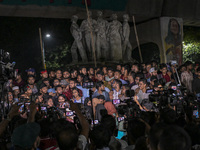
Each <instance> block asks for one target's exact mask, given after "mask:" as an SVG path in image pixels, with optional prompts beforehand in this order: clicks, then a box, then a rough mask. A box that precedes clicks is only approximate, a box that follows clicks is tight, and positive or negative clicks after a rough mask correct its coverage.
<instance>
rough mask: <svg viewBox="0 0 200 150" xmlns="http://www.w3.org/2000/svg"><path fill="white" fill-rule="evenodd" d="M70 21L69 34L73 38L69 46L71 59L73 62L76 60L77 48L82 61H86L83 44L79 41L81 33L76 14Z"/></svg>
mask: <svg viewBox="0 0 200 150" xmlns="http://www.w3.org/2000/svg"><path fill="white" fill-rule="evenodd" d="M71 21H72V24H71V27H70V32H71V34H72V36H73V38H74V42H73V44H72V47H71V54H72V61H73V63H76V62H78V54H77V48H78V50H79V53H80V55H81V58H82V61H83V62H87V61H88V59H87V55H86V51H85V49H84V47H83V44H82V42H81V39H82V33H81V31H80V29H79V26H78V24H77V21H78V17H77V16H76V15H74V16H72V19H71Z"/></svg>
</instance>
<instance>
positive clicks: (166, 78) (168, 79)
mask: <svg viewBox="0 0 200 150" xmlns="http://www.w3.org/2000/svg"><path fill="white" fill-rule="evenodd" d="M162 77H163V78H164V79H165V80H166V83H167V82H170V81H171V79H170V77H169V75H168V74H166V75H163V74H162Z"/></svg>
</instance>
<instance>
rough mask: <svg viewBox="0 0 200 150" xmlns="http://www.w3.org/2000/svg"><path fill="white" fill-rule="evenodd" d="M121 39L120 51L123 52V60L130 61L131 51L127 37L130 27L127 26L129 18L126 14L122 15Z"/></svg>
mask: <svg viewBox="0 0 200 150" xmlns="http://www.w3.org/2000/svg"><path fill="white" fill-rule="evenodd" d="M123 19H124V22H123V27H122V28H123V29H122V31H123V38H124V40H123V41H122V45H123V46H122V51H123V53H122V54H123V59H124V60H128V61H131V59H132V57H131V51H132V46H131V43H130V41H129V37H130V26H129V24H128V20H129V16H128V14H125V15H123Z"/></svg>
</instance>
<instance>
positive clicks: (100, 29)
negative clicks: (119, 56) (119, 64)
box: [96, 11, 109, 60]
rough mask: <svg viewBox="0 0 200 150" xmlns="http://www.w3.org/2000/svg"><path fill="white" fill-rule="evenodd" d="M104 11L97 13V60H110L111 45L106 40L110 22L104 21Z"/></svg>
mask: <svg viewBox="0 0 200 150" xmlns="http://www.w3.org/2000/svg"><path fill="white" fill-rule="evenodd" d="M102 16H103V13H102V11H97V17H98V18H97V26H96V28H97V38H96V52H97V60H99V59H100V58H101V57H102V58H105V60H108V58H109V45H108V41H107V39H106V30H107V27H108V21H106V20H104V19H103V17H102Z"/></svg>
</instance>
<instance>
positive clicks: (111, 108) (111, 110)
mask: <svg viewBox="0 0 200 150" xmlns="http://www.w3.org/2000/svg"><path fill="white" fill-rule="evenodd" d="M104 107H105V108H106V110H107V112H108V114H109V115H112V116H113V114H116V113H117V110H116V109H115V106H114V105H113V103H112V102H105V103H104Z"/></svg>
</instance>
